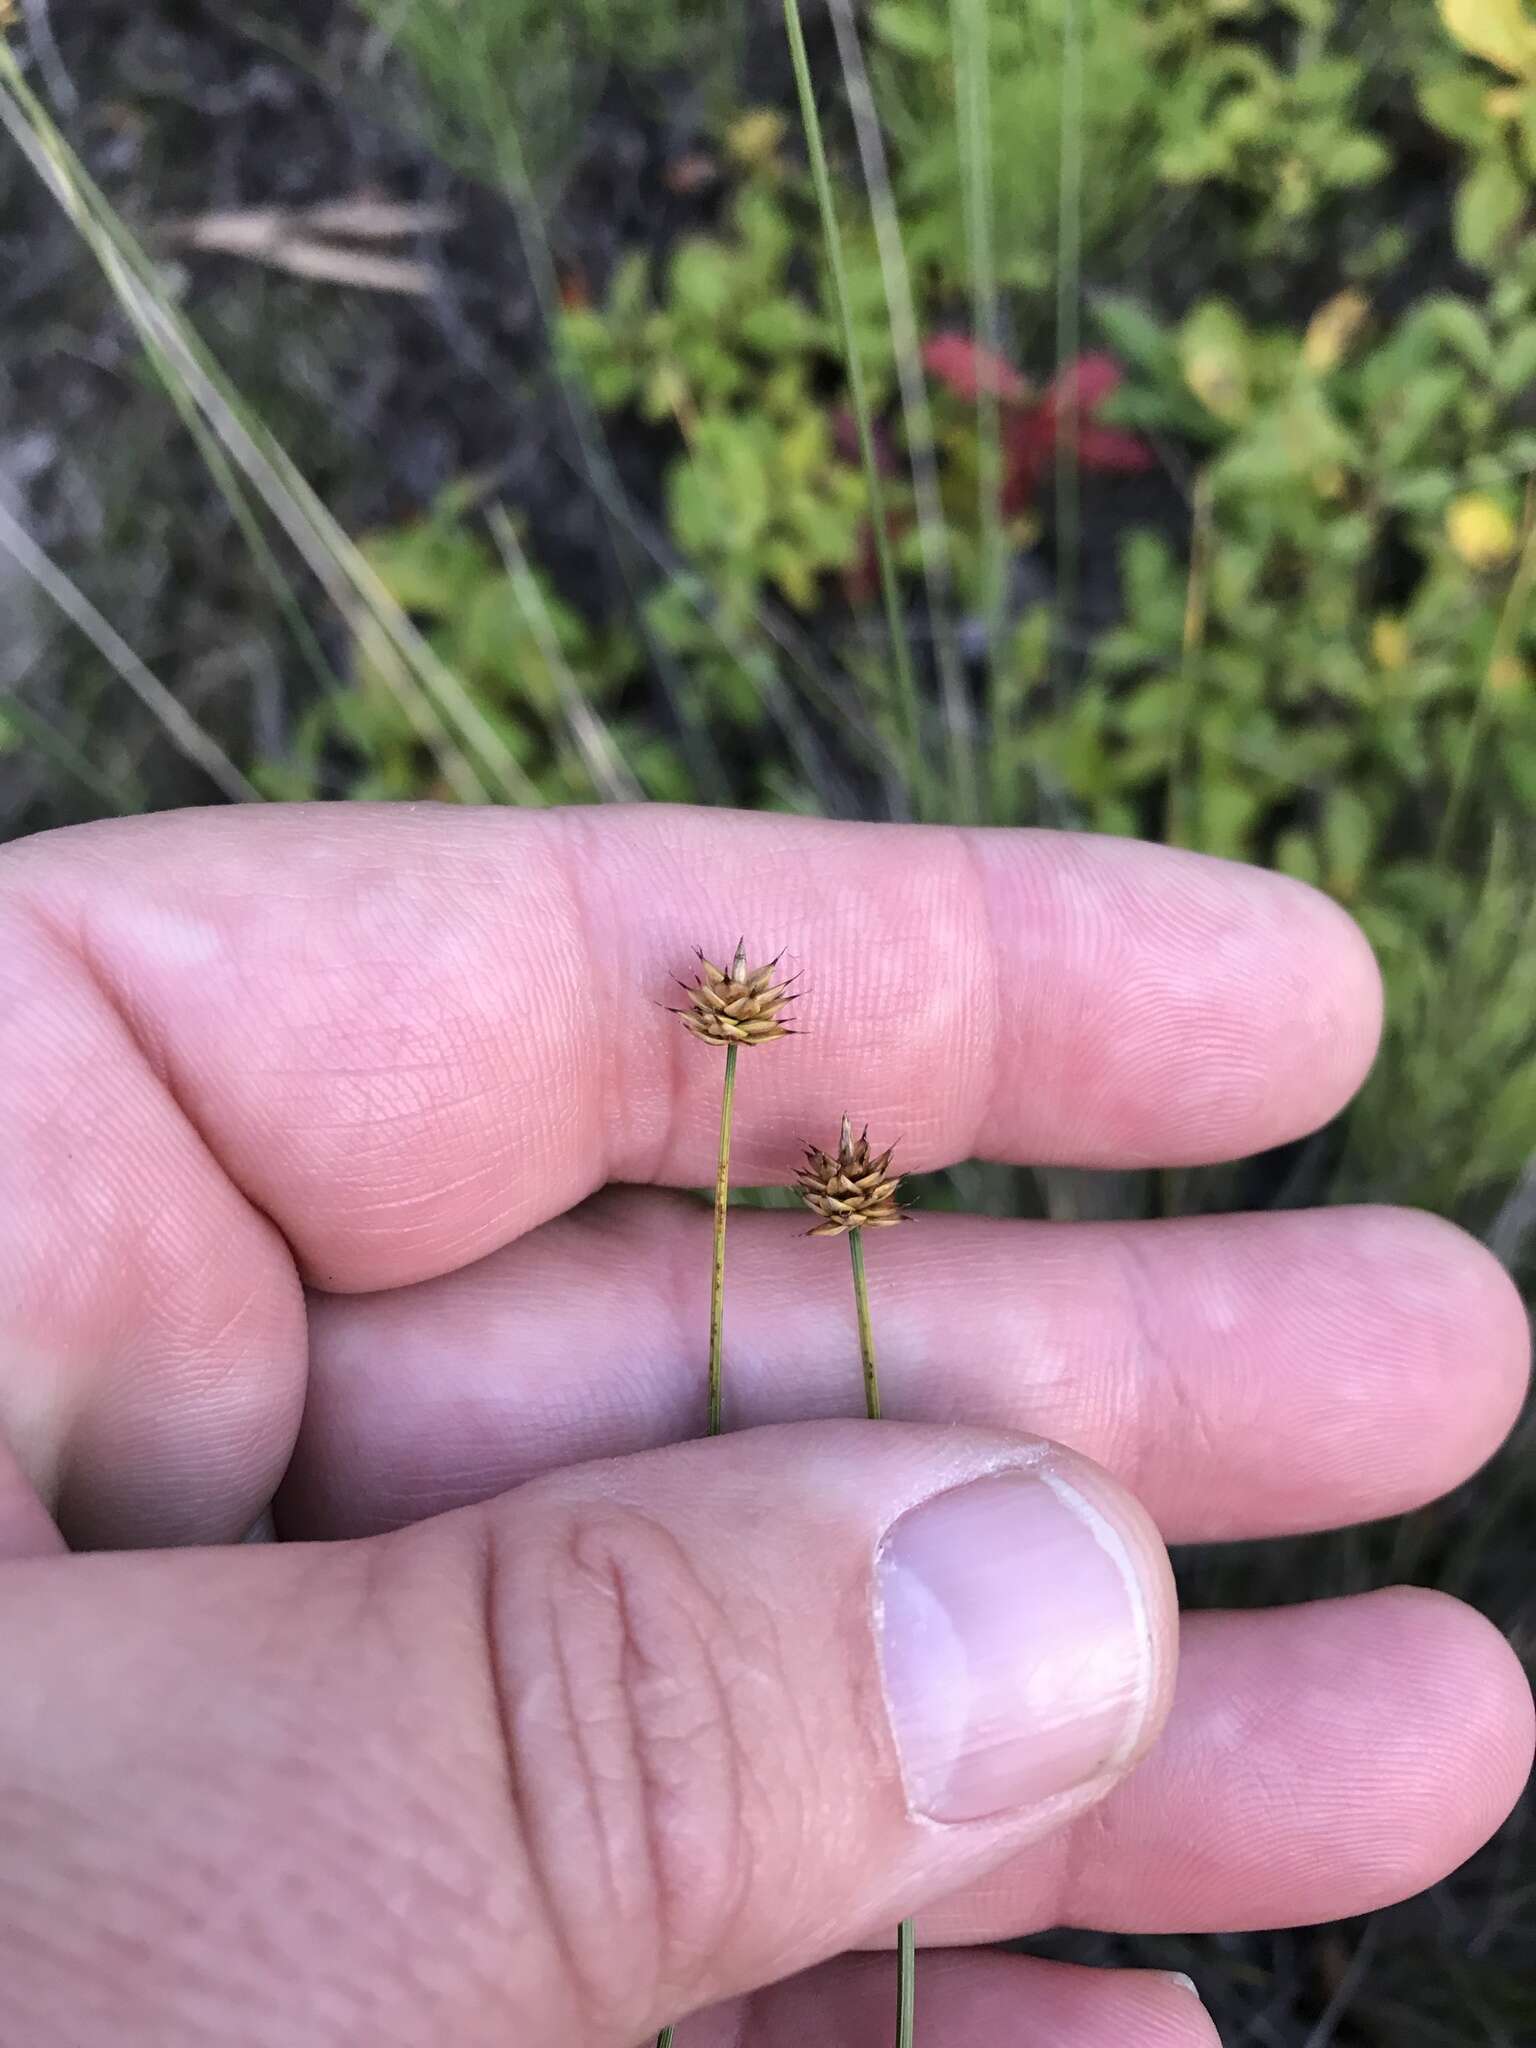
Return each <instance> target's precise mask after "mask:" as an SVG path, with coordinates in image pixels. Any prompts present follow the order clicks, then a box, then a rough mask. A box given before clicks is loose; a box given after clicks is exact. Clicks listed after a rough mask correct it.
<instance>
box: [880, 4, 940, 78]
mask: <svg viewBox="0 0 1536 2048" xmlns="http://www.w3.org/2000/svg"><path fill="white" fill-rule="evenodd" d="M872 25H873V28H874V31H875V34H876V35H877V36H878V37H879V39H880V41H881V42H882V43H886V44H888V45H889V47H890V48H891V49H893V50H900V51H901V52H902V54H903V55H904V56H907V57H921V58H923V59H925V60H926V61H927V62H929V63H934V64H944V63H947V62H948V60H949V54H950V43H949V28H948V25H947V24H946V22H945V20H944V17H943V15H942V14H940V13H939V12H938V11H937V10H934V9H929V8H926V7H914V6H910V5H907V4H904V0H883V4H882V5H881V6H879V7H877V8H876V9H875V11H874V15H873V17H872Z"/></svg>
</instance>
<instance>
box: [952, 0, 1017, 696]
mask: <svg viewBox="0 0 1536 2048" xmlns="http://www.w3.org/2000/svg"><path fill="white" fill-rule="evenodd" d="M990 5H991V0H954V4H953V5H952V7H951V9H950V24H951V31H952V35H953V39H954V51H955V118H956V120H957V122H958V123H959V145H960V169H961V196H962V202H963V205H964V209H965V237H966V249H967V256H968V261H969V265H970V273H971V302H972V311H971V319H972V325H973V328H974V331H975V336H976V342H977V346H978V347H979V348H982V349H986V350H988V351H989V352H990V353H991V354H992V355H993V356H994V357H995V356H999V355H1001V353H1002V345H1003V332H1002V329H1003V316H1002V301H1001V299H1000V297H999V294H998V288H997V245H996V241H997V238H996V228H995V222H994V220H993V212H992V55H991V37H990V33H989V31H990V22H989V19H988V13H987V10H988V8H989V7H990ZM976 444H977V470H976V476H977V499H976V513H977V521H978V525H979V529H980V533H981V606H982V617H983V621H984V623H985V626H986V634H987V656H988V660H989V662H990V664H991V667H992V669H993V672H994V673H995V672H996V670H997V669H998V668H999V667H1000V665H1001V662H1002V638H1003V614H1004V610H1005V607H1006V604H1007V584H1008V539H1007V535H1006V533H1005V532H1004V530H1003V434H1002V405H1001V399H1000V395H999V393H998V391H997V389H996V387H995V386H994V385H993V384H992V383H991V380H990V379H988V378H986V377H979V378H978V379H977V383H976Z"/></svg>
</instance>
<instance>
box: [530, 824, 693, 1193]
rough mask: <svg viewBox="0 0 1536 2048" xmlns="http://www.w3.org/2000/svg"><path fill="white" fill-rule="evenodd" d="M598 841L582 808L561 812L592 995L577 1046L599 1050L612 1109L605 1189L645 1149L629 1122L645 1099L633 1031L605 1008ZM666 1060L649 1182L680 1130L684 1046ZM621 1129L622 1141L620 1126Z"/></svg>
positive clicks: (607, 964)
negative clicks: (596, 927) (632, 1055)
mask: <svg viewBox="0 0 1536 2048" xmlns="http://www.w3.org/2000/svg"><path fill="white" fill-rule="evenodd" d="M594 851H595V848H594V841H593V833H592V827H591V821H590V820H589V819H588V817H587V815H586V813H585V812H584V811H581V810H570V811H565V812H562V813H558V814H557V818H556V823H555V844H554V852H555V860H554V865H555V870H556V873H557V874H558V875H559V876H560V878H561V881H562V883H563V885H564V890H565V897H566V902H567V904H568V906H569V915H570V920H571V925H572V929H573V931H574V933H575V935H576V939H577V944H578V945H579V947H580V950H581V956H582V959H581V969H580V972H579V974H578V976H577V984H578V986H579V987H580V988H582V989H584V990H586V992H587V1016H586V1029H585V1031H584V1032H583V1033H582V1034H581V1035H580V1036H579V1037H578V1038H577V1039H576V1040H575V1043H576V1044H578V1045H580V1046H582V1047H584V1048H587V1049H595V1050H596V1053H597V1056H598V1058H599V1060H600V1062H601V1069H602V1071H601V1075H600V1078H599V1084H598V1097H597V1099H598V1101H599V1102H601V1103H603V1104H605V1105H607V1113H608V1120H607V1121H606V1122H601V1121H600V1124H599V1130H598V1135H597V1146H598V1153H599V1165H598V1167H597V1169H596V1171H595V1174H594V1182H593V1184H594V1186H595V1187H601V1186H602V1185H603V1184H604V1182H606V1181H608V1180H611V1179H612V1178H613V1161H614V1159H615V1157H617V1158H619V1159H623V1160H629V1159H631V1158H633V1157H634V1156H635V1155H636V1153H637V1152H638V1150H639V1149H640V1148H639V1146H638V1143H637V1134H636V1133H634V1132H633V1131H631V1130H629V1129H627V1128H626V1127H625V1118H626V1117H627V1116H628V1115H629V1113H630V1108H631V1104H632V1103H634V1102H635V1101H636V1100H638V1099H640V1091H639V1090H637V1089H636V1088H634V1087H633V1086H632V1080H631V1072H630V1061H629V1057H628V1054H629V1050H630V1039H629V1035H628V1033H626V1032H624V1031H615V1030H609V1029H605V1019H604V1015H603V1010H604V1006H605V1005H613V1004H617V1003H620V1002H621V1001H622V997H621V995H620V991H619V990H618V989H617V988H615V987H613V986H612V983H613V979H614V976H613V966H612V962H611V961H610V960H609V959H606V958H605V957H604V956H603V953H602V951H601V949H600V948H599V946H598V944H597V941H596V939H595V937H594V936H593V920H592V913H591V906H590V904H589V902H588V900H587V891H588V877H589V876H590V875H591V874H593V873H597V872H600V871H601V863H600V861H598V860H596V859H594V858H593V857H592V856H593V854H594ZM669 1021H670V1020H669ZM667 1051H668V1054H669V1055H670V1057H668V1058H667V1059H666V1061H665V1064H666V1066H667V1067H668V1068H669V1069H670V1072H669V1073H668V1074H667V1076H666V1079H665V1080H664V1083H663V1099H664V1101H665V1104H666V1113H665V1115H664V1116H663V1118H662V1122H661V1134H660V1141H659V1143H658V1146H657V1149H656V1154H655V1157H654V1159H653V1160H652V1161H651V1163H650V1166H649V1170H648V1171H647V1172H646V1173H645V1174H644V1175H643V1176H642V1177H643V1178H644V1179H646V1180H658V1179H660V1178H661V1169H662V1163H663V1161H664V1160H665V1159H666V1158H667V1157H668V1155H669V1152H670V1149H671V1146H672V1143H673V1139H674V1134H675V1131H676V1128H677V1117H678V1109H679V1102H680V1097H681V1093H682V1074H681V1069H680V1066H679V1063H678V1057H677V1052H678V1048H677V1047H676V1046H675V1045H673V1046H669V1047H668V1048H667ZM615 1124H617V1126H618V1138H617V1142H615V1139H614V1135H613V1133H614V1126H615Z"/></svg>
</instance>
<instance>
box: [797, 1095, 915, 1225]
mask: <svg viewBox="0 0 1536 2048" xmlns="http://www.w3.org/2000/svg"><path fill="white" fill-rule="evenodd" d="M894 1150H895V1147H894V1146H891V1147H889V1148H888V1149H887V1150H886V1151H884V1152H882V1153H880V1154H879V1155H878V1156H875V1155H872V1154H871V1152H870V1149H869V1132H868V1131H865V1132H864V1133H863V1135H862V1136H861V1137H859V1138H857V1139H856V1138H855V1137H854V1135H853V1126H852V1124H851V1123H849V1121H848V1119H847V1117H844V1118H843V1133H842V1140H841V1143H840V1144H839V1146H838V1149H837V1156H836V1157H835V1158H834V1157H833V1155H832V1154H831V1153H830V1152H823V1151H822V1150H821V1149H820V1148H819V1147H818V1146H816V1145H807V1147H806V1148H805V1164H804V1166H802V1167H801V1169H800V1176H799V1179H798V1181H797V1182H796V1186H797V1187H798V1189H799V1192H800V1199H801V1201H802V1202H804V1204H805V1206H806V1207H807V1208H808V1209H810V1210H813V1211H814V1212H815V1214H816V1215H818V1216H819V1217H820V1218H821V1221H820V1222H819V1223H818V1224H817V1226H816V1228H815V1229H814V1230H813V1231H812V1232H811V1236H812V1237H843V1236H845V1235H846V1233H847V1232H848V1231H850V1230H863V1229H864V1228H865V1226H866V1225H870V1226H872V1227H873V1228H874V1229H876V1230H884V1229H885V1228H886V1227H887V1226H888V1225H889V1224H892V1223H900V1222H902V1221H903V1220H904V1217H905V1210H904V1208H903V1205H902V1204H901V1203H900V1202H898V1201H897V1199H896V1191H897V1189H898V1188H899V1187H900V1186H901V1175H900V1174H899V1173H892V1172H891V1153H892V1152H893V1151H894Z"/></svg>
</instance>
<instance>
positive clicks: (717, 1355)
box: [709, 1045, 740, 1436]
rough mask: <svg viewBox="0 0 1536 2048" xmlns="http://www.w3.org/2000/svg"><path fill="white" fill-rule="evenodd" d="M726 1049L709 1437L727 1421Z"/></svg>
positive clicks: (729, 1058)
mask: <svg viewBox="0 0 1536 2048" xmlns="http://www.w3.org/2000/svg"><path fill="white" fill-rule="evenodd" d="M739 1050H740V1048H739V1047H738V1046H734V1045H728V1046H727V1047H726V1049H725V1094H724V1096H723V1097H722V1099H721V1103H720V1162H719V1165H718V1166H717V1167H716V1169H715V1257H714V1268H713V1271H712V1274H711V1277H710V1285H709V1433H710V1435H711V1436H718V1435H719V1434H720V1431H721V1427H722V1425H723V1421H724V1380H725V1371H724V1348H723V1340H724V1332H725V1215H726V1210H727V1209H728V1208H729V1206H730V1199H731V1117H732V1114H733V1112H734V1110H735V1106H736V1055H737V1053H738V1051H739Z"/></svg>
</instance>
